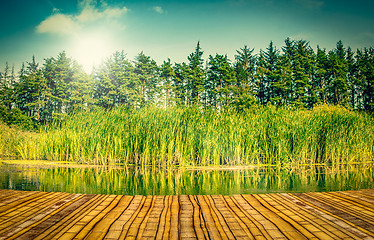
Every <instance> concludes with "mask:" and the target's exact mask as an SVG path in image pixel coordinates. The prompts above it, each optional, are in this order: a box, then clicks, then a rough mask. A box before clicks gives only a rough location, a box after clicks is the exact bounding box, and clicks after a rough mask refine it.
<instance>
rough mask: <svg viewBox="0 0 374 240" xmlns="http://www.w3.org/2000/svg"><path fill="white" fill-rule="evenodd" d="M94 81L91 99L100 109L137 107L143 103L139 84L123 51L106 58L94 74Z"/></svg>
mask: <svg viewBox="0 0 374 240" xmlns="http://www.w3.org/2000/svg"><path fill="white" fill-rule="evenodd" d="M94 79H95V83H94V88H93V98H94V101H95V102H96V104H97V105H99V106H101V107H104V108H114V107H117V106H119V105H130V106H135V107H139V106H140V104H142V103H143V100H144V97H143V95H142V92H141V87H142V86H141V82H140V80H139V78H138V77H137V76H136V75H135V73H134V67H133V65H132V64H131V62H130V61H128V60H127V58H126V54H125V53H124V52H123V51H121V52H115V53H114V54H113V55H112V56H111V57H110V58H108V59H107V60H106V61H105V62H104V63H103V65H102V66H101V68H100V70H99V71H97V72H96V73H95V76H94Z"/></svg>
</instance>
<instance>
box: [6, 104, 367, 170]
mask: <svg viewBox="0 0 374 240" xmlns="http://www.w3.org/2000/svg"><path fill="white" fill-rule="evenodd" d="M2 142H3V141H1V144H2V145H0V146H2V148H4V146H5V148H15V149H17V151H18V154H19V156H21V157H22V158H24V159H47V160H64V161H73V162H79V163H89V164H125V165H126V164H136V165H154V166H164V165H179V166H191V165H192V166H194V165H198V166H202V165H203V166H207V165H249V164H257V165H262V164H266V165H267V164H315V163H331V164H339V163H352V162H365V161H372V160H373V156H374V119H373V117H371V116H370V115H368V114H365V113H359V112H356V111H350V110H347V109H345V108H342V107H338V106H327V105H322V106H319V107H316V108H314V109H312V110H305V109H298V110H290V109H284V108H276V107H273V106H266V107H259V106H256V107H253V108H251V109H248V110H246V111H244V112H241V113H237V112H235V111H231V110H228V111H223V112H217V111H213V110H209V109H208V110H206V109H205V110H202V109H199V108H198V107H190V108H182V107H174V108H168V109H164V108H160V107H155V106H150V107H146V108H142V109H140V110H134V109H127V108H124V107H119V108H116V109H113V110H111V111H106V110H100V109H99V110H97V111H94V112H89V113H87V112H77V113H75V114H72V115H71V116H69V117H68V118H67V119H65V120H64V121H62V122H55V123H53V124H51V125H49V126H46V127H45V128H43V129H42V130H40V132H39V133H35V134H34V135H33V136H28V137H25V138H22V139H21V140H19V141H18V142H15V143H14V144H13V145H11V144H10V145H6V144H5V145H4V144H3V143H2ZM13 152H14V150H13Z"/></svg>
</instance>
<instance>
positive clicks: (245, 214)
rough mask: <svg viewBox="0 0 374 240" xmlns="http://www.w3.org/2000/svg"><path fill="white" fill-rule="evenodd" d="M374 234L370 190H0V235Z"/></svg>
mask: <svg viewBox="0 0 374 240" xmlns="http://www.w3.org/2000/svg"><path fill="white" fill-rule="evenodd" d="M179 238H182V239H196V238H198V239H374V190H373V189H369V190H359V191H346V192H329V193H303V194H299V193H297V194H283V193H282V194H253V195H235V196H220V195H214V196H192V195H180V196H120V195H86V194H71V193H56V192H53V193H48V192H26V191H13V190H0V239H95V240H96V239H179Z"/></svg>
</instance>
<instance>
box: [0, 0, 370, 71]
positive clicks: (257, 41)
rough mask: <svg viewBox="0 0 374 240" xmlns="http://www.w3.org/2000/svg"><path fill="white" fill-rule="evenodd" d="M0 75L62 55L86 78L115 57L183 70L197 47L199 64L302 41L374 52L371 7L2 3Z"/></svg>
mask: <svg viewBox="0 0 374 240" xmlns="http://www.w3.org/2000/svg"><path fill="white" fill-rule="evenodd" d="M0 4H1V5H0V22H1V24H0V71H2V69H3V68H4V67H5V64H6V62H8V64H9V66H13V65H14V66H15V68H16V70H17V69H19V68H20V66H21V64H22V62H30V61H31V59H32V56H35V58H36V60H37V61H38V62H39V63H40V64H43V62H44V58H49V57H56V56H57V55H58V54H59V53H60V52H62V51H66V53H67V55H68V56H69V57H71V58H73V59H75V60H77V61H78V63H80V64H81V65H82V66H83V67H84V69H85V70H86V71H87V72H90V71H91V69H92V66H93V65H96V66H98V65H99V64H100V63H101V62H102V61H103V60H105V59H106V58H107V57H109V56H110V55H111V54H113V53H114V52H115V51H122V50H123V51H124V52H125V53H127V57H128V59H130V60H133V59H134V57H135V56H136V55H137V54H139V53H140V52H141V51H143V52H144V53H145V54H146V55H148V56H150V57H151V58H152V59H154V60H156V62H157V63H158V64H159V65H160V64H162V62H163V61H164V60H167V59H168V58H170V59H171V62H178V63H180V62H187V61H188V60H187V56H188V55H189V54H190V53H191V52H193V51H194V49H195V47H196V44H197V42H198V41H200V45H201V47H202V50H203V51H204V55H203V58H204V59H208V57H209V55H215V54H216V53H218V54H227V56H228V57H229V59H231V61H234V56H235V54H236V50H239V49H240V48H243V47H244V45H247V46H248V47H249V48H254V49H255V50H254V52H255V53H258V52H259V50H260V49H263V50H265V49H266V47H267V46H268V45H269V43H270V41H273V42H274V44H275V45H276V46H277V48H278V49H281V47H282V46H283V45H284V40H285V39H286V38H287V37H290V38H291V39H294V40H301V39H303V40H307V41H309V43H310V45H311V47H313V48H314V49H316V47H317V45H319V46H320V47H321V48H326V49H327V50H331V49H333V48H334V47H335V46H336V43H337V41H339V40H342V41H343V44H344V45H345V46H350V47H351V48H352V49H357V48H360V49H361V48H364V47H372V46H373V47H374V14H372V12H373V10H374V1H368V0H355V1H348V0H340V1H338V0H190V1H182V0H180V1H166V0H163V1H162V0H139V1H136V0H129V1H119V0H33V1H30V0H5V1H1V3H0Z"/></svg>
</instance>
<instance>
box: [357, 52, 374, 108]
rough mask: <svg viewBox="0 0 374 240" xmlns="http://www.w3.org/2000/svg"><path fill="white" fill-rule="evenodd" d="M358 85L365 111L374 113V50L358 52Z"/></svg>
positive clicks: (361, 103)
mask: <svg viewBox="0 0 374 240" xmlns="http://www.w3.org/2000/svg"><path fill="white" fill-rule="evenodd" d="M356 58H357V83H358V86H360V88H361V92H362V97H361V101H359V103H360V105H361V106H362V108H363V109H365V110H366V111H369V112H374V48H369V49H367V48H365V49H364V50H357V56H356Z"/></svg>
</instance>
